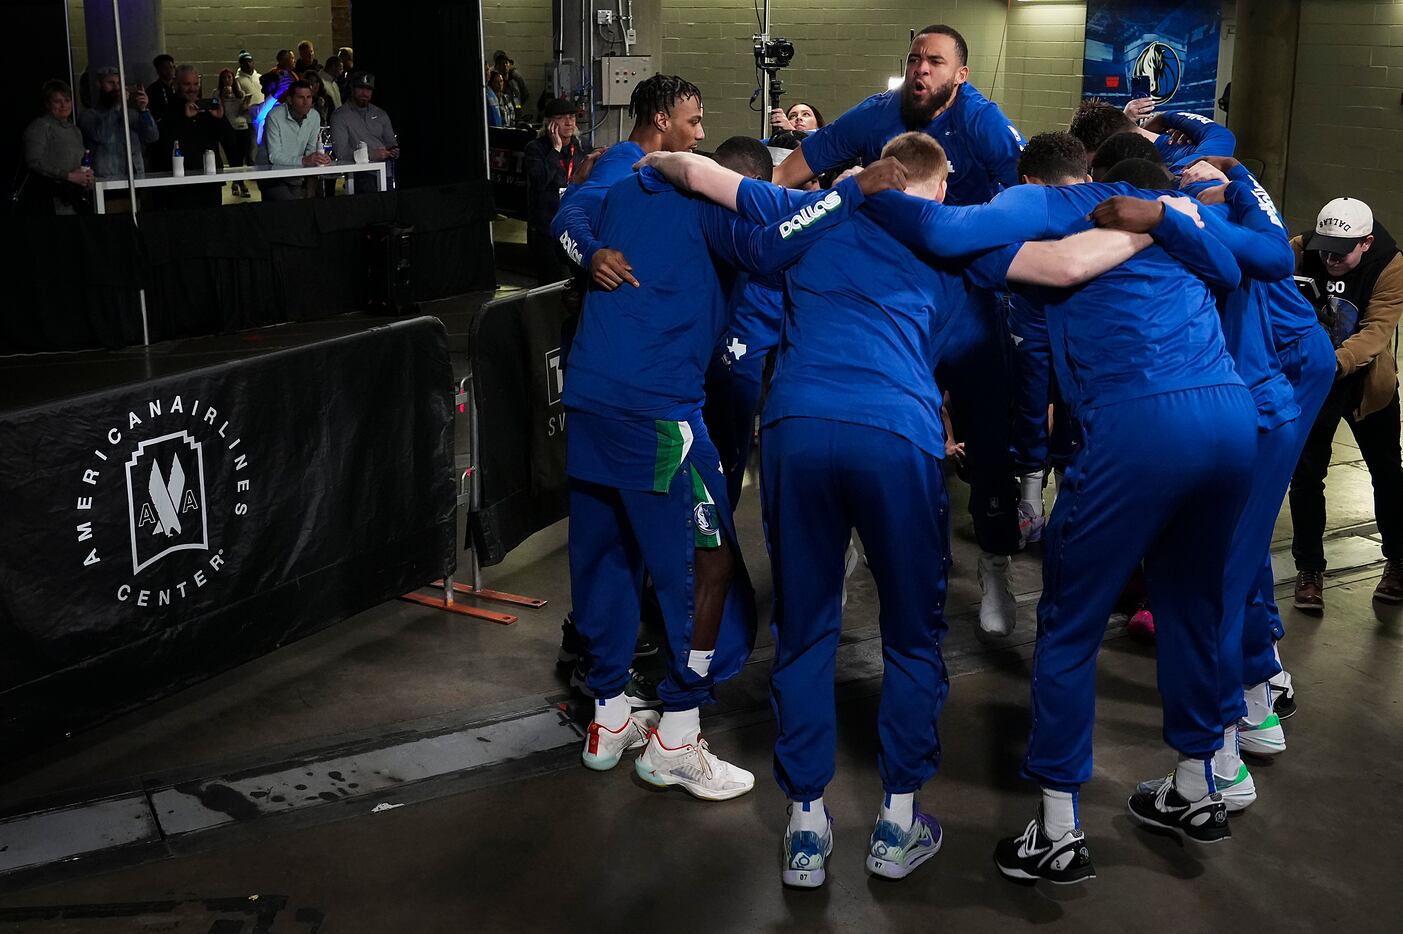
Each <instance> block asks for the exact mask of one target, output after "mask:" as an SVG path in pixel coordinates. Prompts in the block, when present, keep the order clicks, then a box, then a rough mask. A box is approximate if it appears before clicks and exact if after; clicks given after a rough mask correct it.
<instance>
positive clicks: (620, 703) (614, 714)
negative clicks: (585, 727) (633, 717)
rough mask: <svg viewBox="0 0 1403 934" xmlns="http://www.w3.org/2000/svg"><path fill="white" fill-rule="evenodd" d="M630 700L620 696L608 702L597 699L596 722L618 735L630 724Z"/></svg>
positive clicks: (595, 706) (595, 707)
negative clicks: (625, 725)
mask: <svg viewBox="0 0 1403 934" xmlns="http://www.w3.org/2000/svg"><path fill="white" fill-rule="evenodd" d="M628 714H629V707H628V699H627V698H626V697H624V696H623V695H622V694H620V695H619V696H618V697H611V698H609V699H608V700H605V699H603V698H595V701H594V722H595V723H598V724H599V725H600V726H602V727H604V729H606V730H612V731H614V732H615V733H617V732H618V731H619V730H621V729H623V726H624V724H625V723H627V722H628Z"/></svg>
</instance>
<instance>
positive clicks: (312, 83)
mask: <svg viewBox="0 0 1403 934" xmlns="http://www.w3.org/2000/svg"><path fill="white" fill-rule="evenodd" d="M302 80H303V81H305V82H307V84H308V86H309V87H311V89H312V107H313V109H315V110H316V112H317V116H318V117H320V118H321V121H322V126H330V125H331V114H332V111H334V110H335V109H336V102H335V101H333V100H332V99H331V94H330V93H328V92H327V89H326V84H325V83H324V82H323V81H322V73H321V71H320V70H318V69H316V68H312V69H309V70H308V71H306V72H304V73H303V74H302Z"/></svg>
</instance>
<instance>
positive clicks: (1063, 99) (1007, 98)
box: [998, 3, 1086, 136]
mask: <svg viewBox="0 0 1403 934" xmlns="http://www.w3.org/2000/svg"><path fill="white" fill-rule="evenodd" d="M1085 44H1086V4H1085V3H1047V4H1042V3H1035V4H1026V3H1014V4H1013V6H1012V7H1011V8H1010V9H1009V14H1008V41H1007V43H1006V45H1005V48H1004V62H1003V67H1002V68H1001V69H1000V71H1001V74H1000V82H1001V83H1002V85H1003V86H1002V87H1001V88H1000V89H999V94H998V98H999V102H1000V104H1002V105H1003V108H1004V111H1005V112H1006V113H1007V114H1008V115H1009V117H1011V118H1012V119H1013V121H1014V123H1015V124H1016V125H1017V126H1018V128H1019V129H1020V130H1022V131H1023V134H1024V136H1033V135H1034V134H1036V133H1043V132H1046V131H1049V130H1065V129H1066V128H1067V124H1068V123H1069V122H1070V121H1071V119H1072V113H1073V112H1074V111H1075V110H1076V109H1077V103H1078V102H1079V101H1080V100H1081V87H1082V56H1083V54H1084V51H1085Z"/></svg>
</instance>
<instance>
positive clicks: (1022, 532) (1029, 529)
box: [1018, 499, 1043, 548]
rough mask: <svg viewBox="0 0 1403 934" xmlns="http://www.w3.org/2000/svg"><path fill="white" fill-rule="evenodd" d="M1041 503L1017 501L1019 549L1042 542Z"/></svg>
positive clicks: (1024, 500)
mask: <svg viewBox="0 0 1403 934" xmlns="http://www.w3.org/2000/svg"><path fill="white" fill-rule="evenodd" d="M1042 505H1043V504H1042V501H1041V500H1039V501H1038V502H1036V503H1030V502H1028V501H1027V500H1026V499H1020V500H1019V501H1018V545H1019V547H1020V548H1022V547H1025V546H1027V545H1031V544H1033V543H1034V542H1040V541H1042V540H1043V514H1042Z"/></svg>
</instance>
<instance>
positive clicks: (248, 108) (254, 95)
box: [225, 49, 263, 198]
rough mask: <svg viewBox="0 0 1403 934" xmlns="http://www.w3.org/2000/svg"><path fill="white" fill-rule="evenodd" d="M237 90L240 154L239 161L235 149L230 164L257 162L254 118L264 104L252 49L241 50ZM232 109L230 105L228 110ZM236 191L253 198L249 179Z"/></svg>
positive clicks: (236, 140) (236, 132) (235, 125)
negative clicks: (250, 193) (249, 187)
mask: <svg viewBox="0 0 1403 934" xmlns="http://www.w3.org/2000/svg"><path fill="white" fill-rule="evenodd" d="M234 89H235V90H236V91H238V93H239V103H238V107H237V112H236V113H235V115H234V116H233V118H232V119H230V121H229V125H230V126H231V127H233V129H234V143H233V148H234V150H237V151H238V152H239V153H240V156H239V157H238V161H235V157H234V151H233V150H231V151H230V153H229V164H230V165H253V159H254V156H256V155H257V154H258V142H257V140H256V139H255V138H254V134H255V129H254V118H255V117H256V116H257V115H258V111H259V109H260V108H261V107H262V106H263V85H262V83H261V82H260V81H259V80H258V69H256V68H255V67H254V66H253V53H252V52H250V51H249V50H248V49H240V50H239V70H238V71H236V72H235V73H234ZM228 109H229V108H228V107H227V106H226V107H225V110H226V111H227V110H228ZM234 194H236V195H238V196H240V197H242V198H247V197H249V190H248V182H235V183H234Z"/></svg>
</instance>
